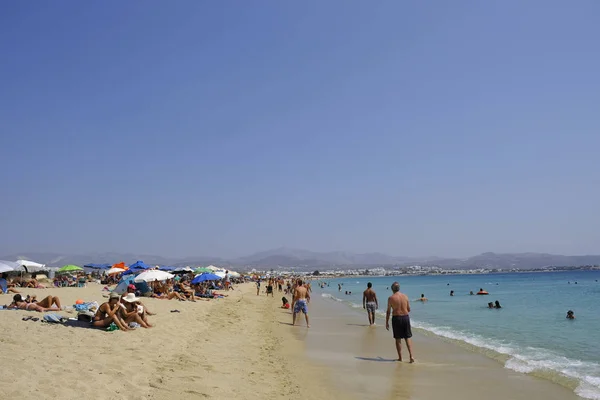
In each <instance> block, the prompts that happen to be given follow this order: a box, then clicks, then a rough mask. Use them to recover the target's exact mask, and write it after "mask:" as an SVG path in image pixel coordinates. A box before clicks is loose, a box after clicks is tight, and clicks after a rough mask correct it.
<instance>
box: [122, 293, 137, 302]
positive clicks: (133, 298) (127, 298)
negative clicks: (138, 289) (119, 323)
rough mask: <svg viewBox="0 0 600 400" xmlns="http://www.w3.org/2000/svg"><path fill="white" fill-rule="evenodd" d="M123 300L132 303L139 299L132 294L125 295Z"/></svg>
mask: <svg viewBox="0 0 600 400" xmlns="http://www.w3.org/2000/svg"><path fill="white" fill-rule="evenodd" d="M123 300H125V301H126V302H128V303H133V302H134V301H138V300H139V297H135V294H133V293H127V296H123Z"/></svg>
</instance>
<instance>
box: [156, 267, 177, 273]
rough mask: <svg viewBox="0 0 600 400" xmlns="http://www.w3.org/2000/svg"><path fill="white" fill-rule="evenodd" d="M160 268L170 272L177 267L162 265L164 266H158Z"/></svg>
mask: <svg viewBox="0 0 600 400" xmlns="http://www.w3.org/2000/svg"><path fill="white" fill-rule="evenodd" d="M158 269H159V270H161V271H167V272H170V271H173V270H175V269H176V268H175V267H169V266H167V265H162V266H160V267H158Z"/></svg>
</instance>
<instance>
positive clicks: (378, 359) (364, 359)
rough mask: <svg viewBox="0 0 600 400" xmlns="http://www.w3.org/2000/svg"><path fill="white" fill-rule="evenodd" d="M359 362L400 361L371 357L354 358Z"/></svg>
mask: <svg viewBox="0 0 600 400" xmlns="http://www.w3.org/2000/svg"><path fill="white" fill-rule="evenodd" d="M354 358H356V359H357V360H362V361H377V362H397V361H398V360H396V359H392V358H383V357H376V358H370V357H354Z"/></svg>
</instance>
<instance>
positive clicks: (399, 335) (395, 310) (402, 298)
mask: <svg viewBox="0 0 600 400" xmlns="http://www.w3.org/2000/svg"><path fill="white" fill-rule="evenodd" d="M392 292H393V293H394V294H392V295H391V296H390V297H389V298H388V305H387V312H386V313H385V329H387V330H388V331H389V330H390V313H392V315H393V316H392V329H393V332H394V339H395V340H396V351H397V352H398V361H402V339H404V341H405V342H406V347H407V348H408V355H409V356H410V362H411V363H414V362H415V359H414V357H413V352H412V339H411V337H412V330H411V328H410V317H409V316H408V313H410V303H409V301H408V297H407V296H406V295H405V294H404V293H400V284H399V283H398V282H394V283H393V284H392Z"/></svg>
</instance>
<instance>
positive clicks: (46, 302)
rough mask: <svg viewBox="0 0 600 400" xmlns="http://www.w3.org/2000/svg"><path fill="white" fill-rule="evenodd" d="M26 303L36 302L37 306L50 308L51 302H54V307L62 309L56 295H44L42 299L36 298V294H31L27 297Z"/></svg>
mask: <svg viewBox="0 0 600 400" xmlns="http://www.w3.org/2000/svg"><path fill="white" fill-rule="evenodd" d="M27 297H28V298H29V296H27ZM27 302H28V303H37V305H38V306H42V307H46V308H50V307H52V305H53V304H56V307H58V308H60V309H62V306H61V305H60V299H59V298H58V297H57V296H46V297H44V298H43V299H42V300H38V299H37V296H36V295H33V296H31V297H30V298H29V301H27Z"/></svg>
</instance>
